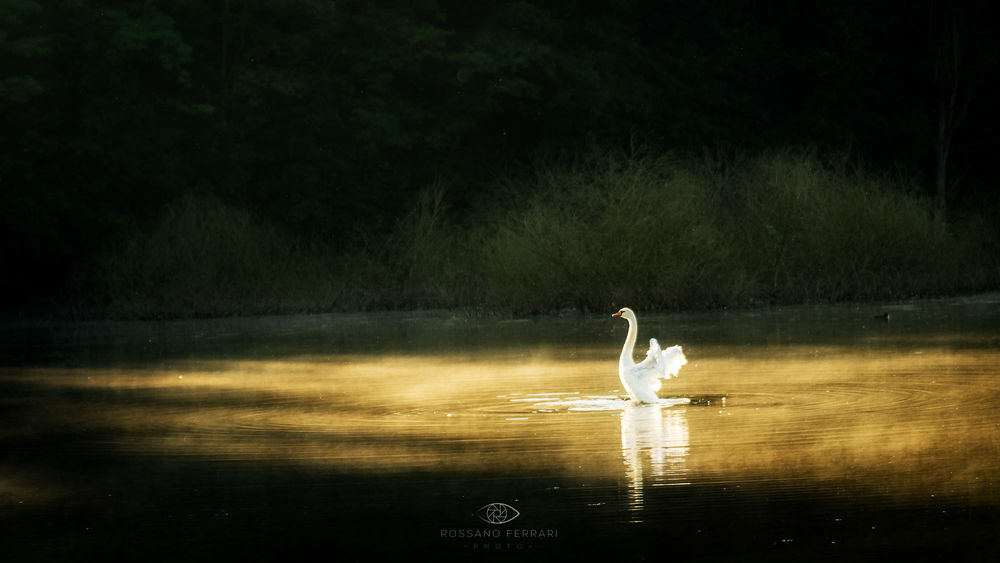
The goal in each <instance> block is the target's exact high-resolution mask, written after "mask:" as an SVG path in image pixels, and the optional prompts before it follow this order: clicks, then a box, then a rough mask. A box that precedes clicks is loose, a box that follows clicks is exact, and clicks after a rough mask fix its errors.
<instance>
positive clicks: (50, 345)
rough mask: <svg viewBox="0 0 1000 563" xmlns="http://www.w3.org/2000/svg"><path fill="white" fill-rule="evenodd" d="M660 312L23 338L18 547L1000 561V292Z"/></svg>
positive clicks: (7, 354) (19, 330) (56, 329)
mask: <svg viewBox="0 0 1000 563" xmlns="http://www.w3.org/2000/svg"><path fill="white" fill-rule="evenodd" d="M635 308H636V309H637V312H638V314H639V340H640V342H643V341H644V339H646V338H649V337H657V338H658V339H659V340H660V342H661V343H662V344H664V345H671V344H681V345H683V346H684V351H685V353H686V355H687V357H688V359H689V363H688V365H687V366H685V367H684V368H683V369H682V370H681V372H680V376H679V377H678V378H677V379H673V380H669V381H667V382H665V384H664V386H663V388H662V389H661V390H660V392H659V393H660V397H661V402H660V403H659V404H656V405H636V404H632V402H631V401H629V400H628V399H627V395H626V393H625V391H624V390H623V389H621V388H620V382H619V381H618V376H617V356H618V353H619V351H620V347H621V343H622V341H623V340H624V337H625V329H626V327H625V325H624V323H621V322H620V321H617V320H616V319H612V318H610V316H603V315H594V316H582V315H581V316H568V317H539V318H530V319H512V320H473V319H469V318H465V317H457V316H453V315H450V314H445V313H414V314H378V315H317V316H301V317H272V318H257V319H235V320H204V321H170V322H159V323H95V324H75V325H9V326H6V327H4V328H3V329H2V332H0V337H2V342H3V358H4V359H3V366H2V368H0V402H2V404H3V408H2V410H0V412H2V414H0V420H2V421H3V424H2V425H0V451H2V452H3V453H0V505H2V506H3V510H2V514H3V516H0V520H2V522H0V524H2V526H0V529H2V530H3V531H2V532H0V534H3V535H4V536H5V537H4V538H3V540H4V541H3V542H2V546H3V547H0V553H6V554H7V555H10V556H17V557H19V558H23V557H26V556H29V555H30V556H32V557H38V556H41V558H43V559H44V558H65V557H70V556H72V557H77V556H78V555H81V554H83V555H95V556H101V555H103V556H108V557H121V556H142V557H144V558H149V559H160V558H162V559H166V558H170V557H173V556H174V555H175V554H176V553H181V554H184V555H186V556H188V557H189V558H195V559H208V558H213V557H214V558H217V557H223V558H239V557H240V556H244V555H248V554H249V555H252V557H254V558H261V559H268V558H271V557H272V556H273V557H278V556H281V555H288V554H301V555H304V554H306V553H307V552H308V553H315V552H317V551H318V552H331V553H332V552H337V553H342V554H348V555H350V554H355V555H358V556H360V555H361V554H372V553H375V554H379V553H381V554H390V555H393V554H395V555H398V554H405V553H413V552H415V551H424V552H429V553H443V554H447V555H453V556H455V557H467V556H470V555H474V554H476V553H480V552H485V551H501V552H509V553H508V554H509V555H511V556H516V557H520V558H525V557H538V558H543V557H544V558H551V557H554V556H558V555H559V554H567V553H579V552H587V551H589V552H607V553H609V554H615V553H621V551H620V550H621V549H626V548H627V550H628V551H629V552H631V553H638V554H648V555H653V554H658V553H661V552H662V550H663V549H671V550H672V553H674V554H675V555H691V556H697V555H698V554H713V555H716V556H719V557H725V558H730V559H756V558H774V557H782V556H788V557H790V558H801V557H812V558H817V557H828V558H837V557H842V556H846V555H858V554H870V553H876V552H879V550H885V549H891V550H893V553H909V552H912V553H914V554H923V555H927V554H931V553H940V554H951V555H952V556H956V555H957V556H962V555H968V556H970V557H978V556H986V555H989V554H996V553H997V552H998V544H997V540H996V539H995V537H996V534H995V531H996V529H997V526H998V525H1000V486H998V484H997V483H998V482H1000V414H998V412H1000V411H998V410H997V408H996V405H997V402H998V400H1000V378H998V375H1000V374H998V369H1000V368H998V367H997V366H1000V346H998V345H1000V297H998V296H996V295H985V296H977V297H972V298H965V299H950V300H940V301H918V302H912V303H900V304H890V305H841V306H813V307H791V308H785V309H770V310H753V311H744V312H713V313H691V314H676V315H649V314H643V311H642V310H641V308H639V307H635ZM886 313H888V315H889V316H888V320H886V317H885V314H886ZM493 503H503V504H504V505H505V506H507V507H510V508H512V509H513V510H510V511H506V509H504V510H505V511H504V512H503V514H505V515H507V516H505V518H506V517H509V516H510V515H515V514H516V516H514V517H513V518H511V519H510V520H507V521H505V522H502V523H493V522H489V521H484V520H483V519H482V518H481V516H477V513H479V514H482V511H481V509H483V508H484V507H487V506H493ZM532 530H533V531H532ZM14 560H18V559H14Z"/></svg>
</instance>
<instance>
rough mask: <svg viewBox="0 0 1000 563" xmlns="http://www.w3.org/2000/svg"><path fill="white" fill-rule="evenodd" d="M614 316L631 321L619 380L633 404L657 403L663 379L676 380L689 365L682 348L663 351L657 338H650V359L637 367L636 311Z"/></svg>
mask: <svg viewBox="0 0 1000 563" xmlns="http://www.w3.org/2000/svg"><path fill="white" fill-rule="evenodd" d="M611 316H613V317H621V318H623V319H625V320H627V321H628V336H626V337H625V346H623V347H622V355H621V359H620V360H619V361H618V378H619V379H621V380H622V385H624V386H625V390H626V391H628V394H629V396H630V397H632V400H633V401H637V402H639V403H655V402H656V401H657V400H658V399H659V397H658V396H657V395H656V391H657V390H659V389H660V379H661V378H663V379H670V378H671V377H676V376H677V372H678V371H680V369H681V366H683V365H684V364H686V363H687V358H685V357H684V351H683V350H681V347H680V346H671V347H670V348H667V349H666V350H663V349H661V348H660V343H659V342H657V341H656V339H655V338H650V339H649V351H648V352H646V359H645V360H643V361H642V362H640V363H638V364H637V363H635V361H634V360H633V359H632V350H633V348H635V337H636V333H637V332H638V321H636V319H635V312H634V311H632V309H629V308H628V307H624V308H622V309H621V310H620V311H618V312H617V313H614V314H613V315H611Z"/></svg>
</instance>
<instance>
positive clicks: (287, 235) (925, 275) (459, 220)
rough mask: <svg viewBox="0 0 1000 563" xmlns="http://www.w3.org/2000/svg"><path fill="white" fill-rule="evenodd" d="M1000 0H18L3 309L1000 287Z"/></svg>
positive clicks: (195, 309)
mask: <svg viewBox="0 0 1000 563" xmlns="http://www.w3.org/2000/svg"><path fill="white" fill-rule="evenodd" d="M998 7H1000V3H996V2H987V1H986V0H969V1H967V2H961V3H948V2H939V1H937V0H917V2H916V3H914V2H913V1H908V2H904V1H902V0H878V1H875V2H846V3H845V2H829V1H826V0H822V1H821V0H807V1H799V2H784V3H783V2H777V3H773V2H747V1H746V0H717V1H716V2H710V3H706V2H702V3H670V2H660V1H653V0H615V1H614V2H570V3H564V2H551V1H546V0H485V1H480V2H468V1H457V0H418V1H410V0H407V1H401V0H400V1H392V0H389V1H384V2H372V1H370V0H336V1H334V0H283V1H281V2H240V1H236V0H224V1H219V2H204V1H200V0H46V1H41V0H0V123H2V125H0V271H2V272H3V273H4V275H2V276H0V315H2V316H3V317H6V318H9V317H15V318H16V317H25V316H38V315H59V316H66V315H70V314H73V313H74V312H75V313H77V314H81V315H103V314H112V315H114V316H124V317H131V316H142V317H150V316H162V315H171V316H172V315H221V314H253V313H266V312H282V311H297V310H310V311H312V310H330V309H370V308H396V307H451V306H454V307H464V306H476V307H485V308H487V309H490V310H517V311H531V310H545V309H553V308H563V307H570V306H571V307H577V308H581V307H590V308H596V307H602V308H603V307H606V306H607V305H608V304H610V303H611V302H620V301H629V302H631V303H637V302H646V303H648V304H649V305H650V306H656V307H664V308H673V307H688V306H714V305H722V304H733V303H750V302H755V301H800V300H811V299H862V298H867V297H878V296H895V295H910V294H923V293H937V292H945V291H964V290H967V289H976V288H990V289H996V288H997V286H996V281H997V276H996V272H995V269H994V266H993V264H994V259H993V258H992V255H991V254H990V252H991V251H992V250H994V249H995V248H996V245H995V241H996V238H997V235H996V232H997V229H998V227H997V225H996V214H995V213H992V214H991V213H990V212H989V211H988V210H990V209H1000V192H998V190H997V186H998V185H1000V178H998V173H997V172H998V168H997V167H996V166H995V164H994V153H995V147H996V146H997V145H998V144H1000V139H998V134H1000V133H998V131H1000V129H998V128H997V127H996V126H995V123H997V122H998V116H997V107H998V106H997V104H996V103H995V102H994V100H996V99H997V98H998V97H1000V81H998V80H996V75H997V72H998V70H1000V66H998V61H1000V41H998V37H1000V35H998V34H996V33H994V32H993V27H992V24H991V22H994V21H996V15H997V13H998V12H997V10H998ZM635 138H640V139H642V140H643V142H644V143H645V144H646V145H647V146H648V153H647V154H645V155H635V154H632V155H631V156H627V157H607V156H604V157H601V156H593V155H592V150H591V149H590V148H589V147H593V146H604V147H607V146H617V145H620V144H624V143H626V142H627V140H629V139H635ZM717 146H725V147H738V148H739V150H740V151H745V154H748V155H749V154H757V155H764V156H755V157H748V156H733V155H728V156H726V155H722V156H719V155H713V154H712V153H711V152H710V151H709V153H708V156H701V157H697V158H692V157H690V156H685V157H680V156H663V155H692V154H703V153H704V152H705V151H706V149H705V147H717ZM776 147H778V148H780V147H815V154H809V153H802V152H795V151H791V152H784V153H782V152H774V150H775V148H776ZM845 147H847V148H849V149H850V153H851V155H852V157H851V159H850V161H855V159H857V160H859V161H860V160H863V161H864V162H865V163H867V164H866V167H867V168H868V171H862V170H858V169H856V167H855V166H854V165H853V164H850V162H842V161H837V160H836V159H827V158H821V157H818V156H816V155H822V154H830V153H835V152H836V151H838V150H842V149H844V148H845ZM588 151H591V152H588ZM768 151H771V152H768ZM626 152H628V151H626ZM588 154H591V156H586V155H588ZM873 170H901V171H904V172H905V173H902V174H900V175H898V176H891V177H882V176H880V175H879V174H876V173H874V172H872V171H873ZM928 198H930V202H932V204H933V212H934V213H933V214H934V221H931V220H930V214H931V211H930V209H929V205H930V203H929V201H928ZM991 284H992V285H991Z"/></svg>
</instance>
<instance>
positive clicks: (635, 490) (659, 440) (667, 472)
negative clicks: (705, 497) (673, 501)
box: [621, 405, 690, 523]
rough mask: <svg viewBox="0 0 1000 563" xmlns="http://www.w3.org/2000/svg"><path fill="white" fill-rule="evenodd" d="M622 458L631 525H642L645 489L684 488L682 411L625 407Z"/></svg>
mask: <svg viewBox="0 0 1000 563" xmlns="http://www.w3.org/2000/svg"><path fill="white" fill-rule="evenodd" d="M621 437H622V458H623V461H624V464H625V483H626V486H627V487H628V508H629V511H630V512H631V513H632V519H631V522H634V523H638V522H642V510H643V508H644V506H645V488H646V486H647V484H651V485H687V484H690V483H689V482H687V481H686V477H687V467H686V465H685V458H686V457H687V455H688V449H689V446H690V444H689V437H688V426H687V418H686V416H685V410H684V408H683V407H680V408H670V407H663V406H661V405H627V406H626V407H625V408H624V409H622V413H621Z"/></svg>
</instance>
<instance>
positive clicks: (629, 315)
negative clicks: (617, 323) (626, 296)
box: [611, 307, 635, 321]
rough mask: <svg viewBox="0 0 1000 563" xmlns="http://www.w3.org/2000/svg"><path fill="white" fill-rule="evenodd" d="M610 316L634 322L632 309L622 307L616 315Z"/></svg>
mask: <svg viewBox="0 0 1000 563" xmlns="http://www.w3.org/2000/svg"><path fill="white" fill-rule="evenodd" d="M611 316H612V317H621V318H623V319H628V320H630V321H634V320H635V313H634V312H633V311H632V309H629V308H628V307H622V308H621V309H619V310H618V312H617V313H612V314H611Z"/></svg>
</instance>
